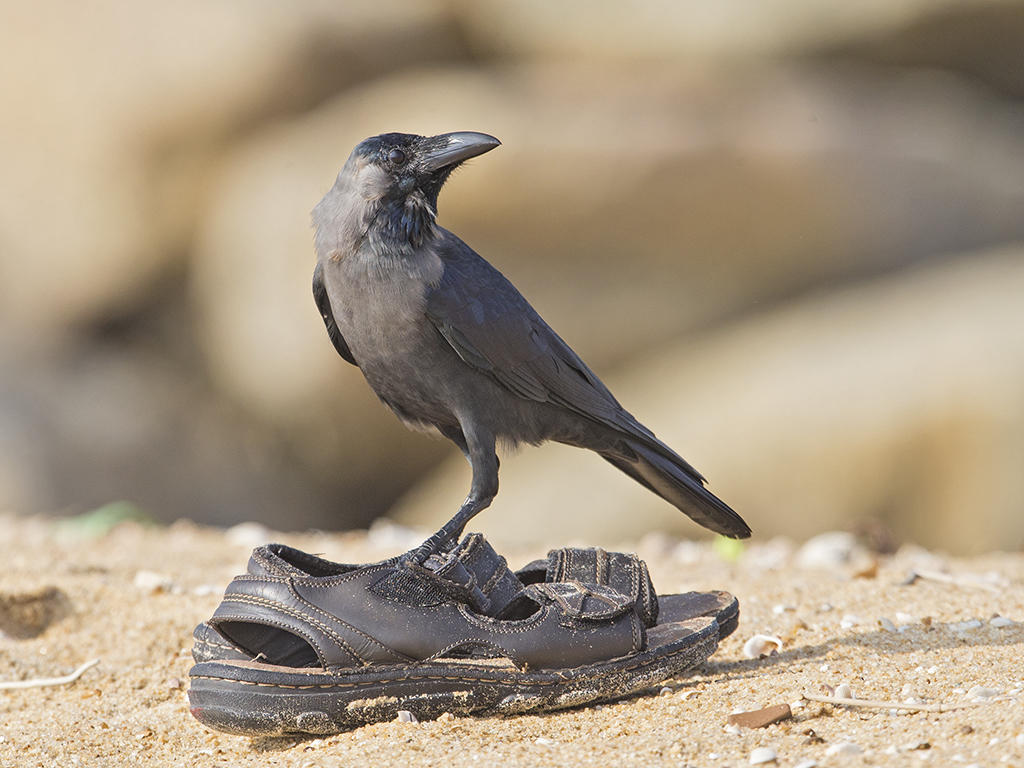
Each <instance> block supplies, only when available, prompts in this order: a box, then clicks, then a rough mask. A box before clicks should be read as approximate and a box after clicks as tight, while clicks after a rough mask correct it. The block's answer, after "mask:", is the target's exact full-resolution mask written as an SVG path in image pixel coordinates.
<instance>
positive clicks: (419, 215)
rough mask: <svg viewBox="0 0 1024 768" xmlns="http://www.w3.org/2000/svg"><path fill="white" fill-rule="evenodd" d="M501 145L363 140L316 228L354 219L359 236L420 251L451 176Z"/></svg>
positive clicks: (474, 136)
mask: <svg viewBox="0 0 1024 768" xmlns="http://www.w3.org/2000/svg"><path fill="white" fill-rule="evenodd" d="M500 144H501V142H500V141H498V140H497V139H496V138H494V137H493V136H488V135H487V134H486V133H476V132H473V131H458V132H455V133H442V134H440V135H439V136H417V135H415V134H409V133H384V134H381V135H380V136H372V137H370V138H368V139H364V140H363V141H361V142H359V144H358V145H356V148H355V149H353V150H352V154H351V155H350V156H349V158H348V161H347V162H346V163H345V167H344V168H342V169H341V172H340V173H339V174H338V180H337V182H336V183H335V185H334V188H333V189H332V190H331V192H329V193H328V194H327V195H326V196H325V197H324V199H323V201H321V203H320V205H318V206H317V209H315V210H314V212H313V217H314V221H315V222H316V223H317V228H318V230H319V229H320V223H321V220H322V219H323V218H324V217H325V215H328V216H332V217H333V216H336V215H339V214H345V213H349V214H353V213H358V214H359V216H358V218H359V220H360V221H359V223H357V222H354V221H353V222H351V224H352V225H353V227H354V228H355V229H361V230H362V231H361V232H360V233H359V234H360V235H361V236H366V235H367V234H370V235H372V236H375V237H376V238H378V239H380V240H381V241H384V242H386V243H387V244H388V245H389V246H392V247H394V246H401V245H406V244H410V245H414V246H416V245H419V244H420V243H421V242H422V241H423V239H424V238H425V237H427V236H428V235H429V234H430V233H431V232H432V231H433V222H434V218H435V217H436V215H437V197H438V194H439V193H440V192H441V187H442V186H443V185H444V183H445V181H446V180H447V179H448V177H449V176H450V175H451V173H452V171H454V170H455V169H456V168H457V167H458V166H459V165H460V164H461V163H463V162H465V161H466V160H468V159H469V158H471V157H476V156H477V155H482V154H483V153H484V152H488V151H490V150H492V149H494V148H495V147H497V146H499V145H500ZM371 229H372V230H373V231H369V230H371Z"/></svg>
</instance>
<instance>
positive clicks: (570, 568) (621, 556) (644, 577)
mask: <svg viewBox="0 0 1024 768" xmlns="http://www.w3.org/2000/svg"><path fill="white" fill-rule="evenodd" d="M517 576H519V578H520V579H522V580H523V581H525V582H527V583H529V582H536V581H538V580H539V579H544V581H545V582H547V583H557V582H568V581H578V582H581V583H584V584H598V585H601V586H604V587H610V588H611V589H613V590H615V591H617V592H620V593H621V594H623V595H625V596H626V597H627V598H629V600H630V602H632V603H633V604H635V605H636V608H637V613H638V614H639V615H640V618H641V619H643V622H644V625H645V626H647V627H653V626H654V625H655V624H657V622H658V595H657V594H656V593H655V591H654V584H653V583H652V582H651V575H650V572H649V571H648V570H647V563H645V562H644V561H643V560H641V559H640V558H639V557H637V556H636V555H634V554H627V553H624V552H606V551H605V550H603V549H601V548H600V547H590V548H587V549H583V548H579V547H565V548H563V549H553V550H551V551H550V552H549V553H548V557H547V559H546V560H535V561H534V562H532V563H530V564H529V565H527V566H526V567H525V568H523V569H521V570H520V571H518V572H517Z"/></svg>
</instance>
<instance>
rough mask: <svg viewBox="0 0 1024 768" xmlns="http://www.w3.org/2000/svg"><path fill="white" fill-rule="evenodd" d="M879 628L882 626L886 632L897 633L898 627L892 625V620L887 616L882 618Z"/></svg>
mask: <svg viewBox="0 0 1024 768" xmlns="http://www.w3.org/2000/svg"><path fill="white" fill-rule="evenodd" d="M878 626H880V627H881V628H882V629H884V630H885V631H886V632H895V631H896V625H895V624H893V623H892V620H891V619H887V618H886V617H885V616H882V617H881V618H880V619H879V620H878Z"/></svg>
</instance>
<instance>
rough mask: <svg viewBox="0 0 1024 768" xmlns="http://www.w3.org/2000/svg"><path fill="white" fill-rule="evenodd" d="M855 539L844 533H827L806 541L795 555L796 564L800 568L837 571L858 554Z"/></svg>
mask: <svg viewBox="0 0 1024 768" xmlns="http://www.w3.org/2000/svg"><path fill="white" fill-rule="evenodd" d="M860 551H861V550H860V547H859V546H858V545H857V539H856V537H854V535H853V534H852V533H847V532H846V531H829V532H827V533H820V534H818V535H817V536H815V537H813V538H811V539H808V540H807V543H805V544H804V545H803V546H802V547H800V550H799V551H798V552H797V553H796V564H797V566H798V567H800V568H822V569H825V570H837V569H838V568H839V567H840V566H844V565H846V564H847V563H849V562H850V561H851V560H853V559H854V555H855V554H859V553H860Z"/></svg>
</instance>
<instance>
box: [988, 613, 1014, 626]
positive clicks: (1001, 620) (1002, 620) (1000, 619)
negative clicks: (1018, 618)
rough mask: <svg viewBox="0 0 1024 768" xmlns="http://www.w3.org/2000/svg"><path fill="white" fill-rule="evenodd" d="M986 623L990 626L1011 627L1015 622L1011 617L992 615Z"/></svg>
mask: <svg viewBox="0 0 1024 768" xmlns="http://www.w3.org/2000/svg"><path fill="white" fill-rule="evenodd" d="M988 623H989V625H990V626H993V627H996V628H997V629H1002V628H1003V627H1012V626H1013V625H1014V624H1016V623H1017V622H1015V621H1014V620H1013V619H1008V618H1006V617H1005V616H993V617H992V618H991V619H990V620H989V622H988Z"/></svg>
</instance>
